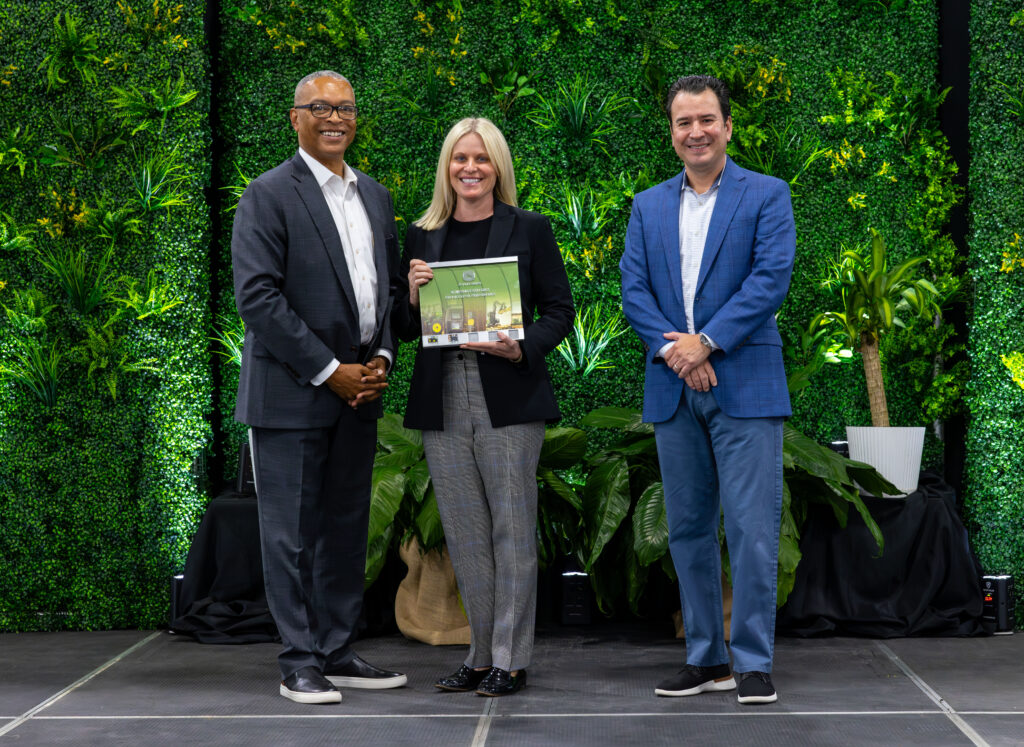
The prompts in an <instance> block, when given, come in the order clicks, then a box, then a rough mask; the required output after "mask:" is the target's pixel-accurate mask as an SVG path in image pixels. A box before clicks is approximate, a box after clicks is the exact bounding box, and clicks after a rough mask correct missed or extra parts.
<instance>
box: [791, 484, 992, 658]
mask: <svg viewBox="0 0 1024 747" xmlns="http://www.w3.org/2000/svg"><path fill="white" fill-rule="evenodd" d="M864 502H865V504H867V507H868V509H869V510H870V511H871V515H872V516H873V517H874V519H875V521H876V522H878V525H879V527H880V528H881V530H882V535H883V537H884V538H885V551H884V553H883V554H882V556H881V557H875V556H877V555H878V548H877V546H876V545H875V542H874V540H873V539H872V538H871V535H870V533H869V532H868V530H867V527H865V525H864V521H863V520H862V519H861V518H860V515H859V514H858V513H857V512H856V511H855V510H854V509H852V508H851V509H850V513H849V521H848V522H847V526H846V529H841V528H840V527H839V525H838V523H837V522H836V519H835V517H834V516H833V514H832V512H831V510H829V509H827V508H824V507H820V506H815V507H813V510H812V511H811V512H810V513H809V516H808V521H807V524H806V525H805V528H804V534H803V538H802V539H801V542H800V551H801V552H802V553H803V559H802V560H801V561H800V565H799V567H798V568H797V575H796V585H795V587H794V589H793V592H792V594H790V597H789V599H788V601H787V602H786V604H785V606H783V607H782V608H781V609H780V610H779V614H778V620H777V629H778V632H779V633H780V634H789V635H797V636H801V637H807V636H813V635H822V634H841V635H860V636H871V637H877V638H894V637H899V636H970V635H985V634H988V633H991V632H992V629H991V627H990V626H989V627H988V628H986V627H985V626H984V625H983V624H982V620H981V608H982V595H981V575H982V571H981V567H980V565H979V564H978V561H977V559H976V558H975V557H974V555H973V553H972V552H971V550H970V546H969V544H968V541H967V532H966V530H965V529H964V526H963V524H962V523H961V521H960V517H959V516H958V514H957V511H956V500H955V496H954V493H953V490H952V488H950V487H949V486H948V485H946V484H945V483H944V482H943V481H942V480H941V479H940V478H939V477H938V476H936V475H934V474H931V473H929V472H924V473H922V474H921V482H920V485H919V487H918V490H917V491H916V492H914V493H911V494H910V495H908V496H907V497H906V498H903V499H893V498H873V497H870V496H867V497H865V498H864Z"/></svg>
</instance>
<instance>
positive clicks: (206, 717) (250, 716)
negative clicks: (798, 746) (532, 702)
mask: <svg viewBox="0 0 1024 747" xmlns="http://www.w3.org/2000/svg"><path fill="white" fill-rule="evenodd" d="M960 715H962V716H1024V711H961V712H960ZM755 716H775V717H779V716H796V717H800V718H808V717H810V718H813V717H815V716H946V714H945V713H944V712H942V711H925V710H908V711H763V710H762V711H752V712H749V713H724V712H722V713H716V712H714V711H700V712H693V713H659V712H656V711H637V712H623V711H616V712H614V713H493V714H489V717H490V718H492V719H494V718H504V719H518V718H526V719H547V718H661V717H666V718H690V717H693V718H752V717H755ZM0 718H2V717H0ZM412 718H428V719H429V718H436V719H466V720H469V719H480V718H481V716H480V715H479V714H474V713H371V714H358V713H320V714H313V713H268V714H255V713H245V714H235V715H224V714H208V713H199V714H194V715H173V714H172V715H166V716H146V715H133V716H96V715H90V716H86V715H80V716H35V717H34V718H33V719H32V720H33V721H161V720H164V721H190V720H203V721H217V720H222V721H232V720H237V721H246V720H261V719H262V720H265V719H293V720H301V719H314V720H319V719H344V720H353V721H354V720H358V719H412Z"/></svg>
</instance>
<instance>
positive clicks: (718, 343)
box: [619, 75, 796, 703]
mask: <svg viewBox="0 0 1024 747" xmlns="http://www.w3.org/2000/svg"><path fill="white" fill-rule="evenodd" d="M666 110H667V112H668V115H669V121H670V128H671V135H672V144H673V146H674V148H675V150H676V153H677V154H678V155H679V157H680V158H681V159H682V161H683V165H684V170H683V171H682V173H680V174H678V175H677V176H675V177H673V178H672V179H670V180H668V181H667V182H663V183H661V184H659V185H657V186H656V187H653V188H651V189H648V190H646V191H645V192H642V193H640V194H638V195H637V196H636V199H635V200H634V202H633V211H632V214H631V215H630V219H629V227H628V229H627V233H626V246H625V250H624V252H623V256H622V261H621V263H620V265H619V268H620V270H621V271H622V308H623V310H624V311H625V314H626V317H627V318H628V319H629V322H630V324H631V325H632V326H633V329H634V330H635V331H636V333H637V334H638V335H639V336H640V339H641V340H642V341H643V344H644V349H645V351H646V372H645V373H646V378H645V385H644V409H643V417H644V420H645V421H647V422H653V423H654V433H655V439H656V441H657V445H658V458H659V460H660V462H661V473H662V481H663V483H664V489H665V508H666V512H667V515H668V524H669V550H670V552H671V553H672V560H673V563H674V565H675V568H676V572H677V573H678V575H679V587H680V595H681V597H682V607H683V624H684V626H685V629H686V662H687V663H686V666H685V667H684V668H683V669H682V670H681V671H680V672H679V674H677V675H675V676H674V677H670V678H669V679H667V680H665V681H664V682H661V683H660V684H659V685H658V686H657V688H656V689H655V692H656V693H657V694H658V695H666V696H684V695H696V694H697V693H700V692H706V691H718V690H732V689H734V688H736V682H735V680H734V679H733V675H732V672H733V671H735V672H736V673H738V674H740V683H739V692H738V698H739V702H740V703H770V702H774V701H775V700H777V695H776V692H775V687H774V685H773V684H772V681H771V677H770V673H771V669H772V654H773V649H774V642H775V598H776V590H775V585H776V575H777V565H778V544H779V519H780V514H781V510H782V423H783V418H785V417H786V416H788V415H790V414H791V410H790V404H789V395H788V393H787V389H786V375H785V371H784V370H783V363H782V341H781V338H780V337H779V332H778V328H777V327H776V324H775V316H774V315H775V312H776V310H777V309H778V308H779V306H780V305H781V304H782V301H783V299H784V298H785V297H786V291H787V289H788V287H789V279H790V275H791V273H792V270H793V257H794V252H795V248H796V233H795V230H794V224H793V210H792V207H791V205H790V200H789V188H788V186H787V185H786V183H785V182H783V181H781V180H779V179H775V178H773V177H768V176H763V175H761V174H756V173H754V172H752V171H747V170H746V169H742V168H740V167H738V166H737V165H736V164H735V163H733V161H732V160H731V159H729V158H728V157H727V156H726V145H727V144H728V142H729V139H730V138H731V136H732V119H731V117H730V113H729V111H730V110H729V94H728V91H727V89H726V87H725V85H724V84H723V83H722V82H721V81H720V80H718V79H717V78H712V77H710V76H697V75H695V76H688V77H685V78H680V79H679V80H678V81H676V82H675V83H674V84H673V85H672V87H671V88H670V90H669V94H668V97H667V104H666ZM720 507H721V510H722V512H723V513H724V515H725V534H726V541H727V544H728V548H729V559H730V563H731V566H732V582H733V607H732V625H731V640H730V648H731V650H732V657H733V667H732V669H730V666H729V653H728V651H727V650H726V646H725V638H724V633H723V625H722V588H721V581H720V578H721V567H720V566H721V564H720V556H719V543H718V526H719V510H720Z"/></svg>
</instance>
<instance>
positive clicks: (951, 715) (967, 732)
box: [875, 641, 990, 747]
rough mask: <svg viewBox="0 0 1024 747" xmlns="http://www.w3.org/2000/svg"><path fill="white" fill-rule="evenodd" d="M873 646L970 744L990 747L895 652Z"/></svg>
mask: <svg viewBox="0 0 1024 747" xmlns="http://www.w3.org/2000/svg"><path fill="white" fill-rule="evenodd" d="M875 646H876V647H877V648H878V649H879V650H880V651H881V652H882V653H883V654H885V656H886V657H887V658H888V659H889V660H890V661H891V662H892V663H893V664H895V665H896V666H897V667H898V668H899V670H900V671H901V672H903V674H905V675H906V676H907V677H908V678H909V679H910V681H911V682H913V683H914V684H915V685H916V686H917V687H918V689H919V690H920V691H921V692H923V693H924V694H925V695H926V696H927V697H928V699H929V700H931V701H932V702H933V703H935V705H937V706H938V707H939V708H941V709H942V710H943V712H944V713H945V715H946V718H948V719H949V720H950V721H951V722H952V723H953V725H954V726H956V728H957V729H959V730H960V731H961V733H963V735H964V736H965V737H967V738H968V739H970V740H971V743H972V744H974V745H976V747H990V745H989V743H988V742H987V741H986V740H985V739H983V738H982V736H981V735H980V734H978V732H976V731H975V730H974V727H972V726H971V725H970V724H968V723H967V722H966V721H964V720H963V718H962V717H961V716H960V714H958V713H957V711H956V709H955V708H954V707H953V706H951V705H950V704H949V703H948V702H947V701H946V699H945V698H943V697H942V696H941V695H939V693H938V692H937V691H936V690H935V688H933V687H932V686H931V685H929V684H928V683H927V682H925V681H924V679H923V678H922V677H921V676H920V675H919V674H917V672H915V671H914V670H913V669H911V668H910V665H908V664H907V663H906V662H904V661H903V659H901V658H900V657H899V655H897V653H896V652H895V651H893V650H892V649H891V648H889V647H888V646H887V645H885V643H883V642H882V641H875Z"/></svg>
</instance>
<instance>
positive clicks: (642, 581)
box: [623, 529, 650, 616]
mask: <svg viewBox="0 0 1024 747" xmlns="http://www.w3.org/2000/svg"><path fill="white" fill-rule="evenodd" d="M623 539H624V540H625V542H624V543H623V548H624V550H623V555H624V556H625V557H624V558H623V560H624V561H625V562H624V565H625V567H626V599H627V601H628V602H629V609H630V611H632V613H633V614H634V615H637V616H639V615H640V597H642V596H643V594H644V589H646V588H647V578H648V576H649V575H650V569H649V568H648V567H647V566H646V565H642V564H641V563H640V562H638V561H639V558H638V557H637V555H636V553H634V552H631V551H630V548H631V547H633V546H635V544H636V540H635V538H634V537H633V530H632V529H630V530H628V531H627V532H626V536H625V537H624V538H623Z"/></svg>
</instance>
